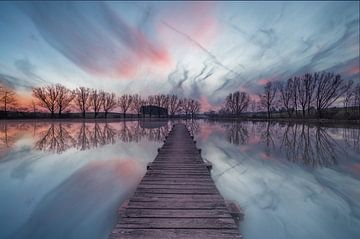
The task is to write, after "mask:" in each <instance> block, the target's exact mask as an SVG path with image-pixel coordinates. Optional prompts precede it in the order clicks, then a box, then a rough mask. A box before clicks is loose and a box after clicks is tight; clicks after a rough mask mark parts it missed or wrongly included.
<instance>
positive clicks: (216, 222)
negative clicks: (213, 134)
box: [109, 124, 241, 239]
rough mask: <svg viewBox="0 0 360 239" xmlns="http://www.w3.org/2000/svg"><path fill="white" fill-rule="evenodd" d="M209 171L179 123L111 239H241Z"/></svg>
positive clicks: (122, 213)
mask: <svg viewBox="0 0 360 239" xmlns="http://www.w3.org/2000/svg"><path fill="white" fill-rule="evenodd" d="M210 169H211V167H209V165H208V163H207V162H204V160H203V159H202V158H201V150H199V149H198V148H197V147H196V144H195V142H194V141H193V137H192V136H190V134H189V132H188V130H187V129H186V127H185V126H184V125H183V124H177V125H175V126H174V127H173V129H172V130H171V132H170V133H169V134H168V136H167V137H166V140H165V141H164V145H163V146H162V147H161V148H159V149H158V155H157V156H156V158H155V159H154V161H153V162H152V163H149V164H148V166H147V172H146V174H145V176H144V178H143V179H142V180H141V182H140V184H139V185H138V187H137V189H136V191H135V192H134V194H133V196H132V197H131V198H130V199H129V200H127V201H126V204H124V205H122V206H121V207H120V209H119V221H118V223H117V224H116V226H115V227H114V229H113V231H112V233H111V234H110V236H109V238H111V239H120V238H121V239H124V238H127V239H134V238H157V239H158V238H200V239H201V238H209V239H213V238H217V239H222V238H241V235H240V233H239V226H238V223H236V222H235V221H234V217H233V216H232V215H233V214H234V212H233V211H231V212H230V211H229V207H228V205H227V204H226V203H225V201H224V199H223V197H222V196H221V195H220V193H219V191H218V190H217V188H216V186H215V184H214V182H213V181H212V179H211V174H210Z"/></svg>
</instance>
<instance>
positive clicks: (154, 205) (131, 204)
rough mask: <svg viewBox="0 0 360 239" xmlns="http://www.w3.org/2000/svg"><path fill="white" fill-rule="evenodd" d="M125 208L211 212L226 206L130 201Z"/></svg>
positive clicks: (217, 204)
mask: <svg viewBox="0 0 360 239" xmlns="http://www.w3.org/2000/svg"><path fill="white" fill-rule="evenodd" d="M127 208H154V209H155V208H158V209H162V208H163V209H182V208H187V209H203V210H204V209H209V210H212V209H214V208H222V209H226V205H225V203H224V202H219V201H217V202H216V201H215V202H211V201H210V202H209V201H203V202H196V201H176V200H172V201H171V200H168V201H155V200H154V201H152V202H133V201H131V200H130V202H129V204H128V207H127Z"/></svg>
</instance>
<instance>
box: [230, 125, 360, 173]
mask: <svg viewBox="0 0 360 239" xmlns="http://www.w3.org/2000/svg"><path fill="white" fill-rule="evenodd" d="M224 127H225V129H226V132H225V134H226V138H227V140H228V142H229V143H232V144H235V145H253V144H259V143H262V144H263V145H265V146H266V147H265V148H264V149H263V152H262V153H263V157H264V159H265V158H266V159H271V158H273V157H276V155H277V154H278V153H279V152H280V153H281V152H282V153H284V154H285V156H286V159H287V160H289V161H291V162H295V163H301V164H304V165H307V166H311V167H329V166H332V165H335V164H337V158H339V156H340V155H346V154H347V150H346V148H348V147H350V148H351V149H352V150H355V151H357V152H359V153H360V146H359V145H360V130H359V129H356V128H355V129H354V128H343V129H338V130H340V131H341V132H340V134H341V137H342V138H343V139H344V142H345V144H344V145H340V144H339V143H337V141H336V140H335V139H334V137H339V133H337V134H336V135H331V132H329V131H330V129H329V128H325V127H321V126H311V125H307V124H278V123H274V122H266V123H251V122H240V123H231V124H226V125H224ZM249 139H251V141H250V142H249Z"/></svg>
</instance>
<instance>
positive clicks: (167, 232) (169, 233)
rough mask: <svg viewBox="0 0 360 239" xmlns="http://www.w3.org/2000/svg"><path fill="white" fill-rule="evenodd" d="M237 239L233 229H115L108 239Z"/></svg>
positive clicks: (237, 234)
mask: <svg viewBox="0 0 360 239" xmlns="http://www.w3.org/2000/svg"><path fill="white" fill-rule="evenodd" d="M117 238H123V239H159V238H167V239H173V238H177V239H194V238H196V239H238V238H241V236H240V235H239V232H238V230H234V229H221V230H218V229H206V230H205V229H202V230H198V229H115V230H114V231H113V233H112V234H111V235H110V239H117Z"/></svg>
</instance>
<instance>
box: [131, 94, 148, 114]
mask: <svg viewBox="0 0 360 239" xmlns="http://www.w3.org/2000/svg"><path fill="white" fill-rule="evenodd" d="M144 104H145V102H144V100H142V99H141V96H140V95H139V94H135V95H133V96H132V104H131V106H130V108H131V110H133V111H134V112H135V113H136V114H137V115H138V117H139V116H140V110H141V106H143V105H144Z"/></svg>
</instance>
